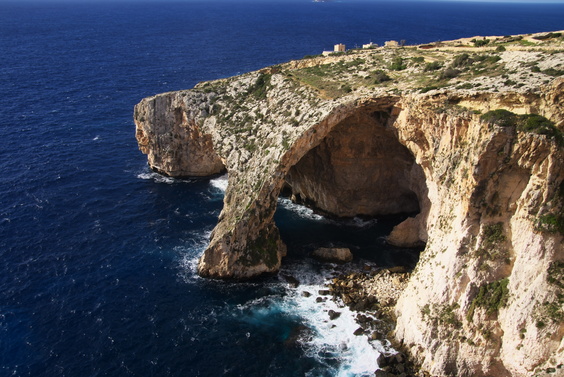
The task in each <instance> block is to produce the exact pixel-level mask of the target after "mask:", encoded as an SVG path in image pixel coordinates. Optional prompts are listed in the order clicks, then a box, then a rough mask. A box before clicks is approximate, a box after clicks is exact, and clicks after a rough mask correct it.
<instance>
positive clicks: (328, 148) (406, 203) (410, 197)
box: [274, 109, 427, 269]
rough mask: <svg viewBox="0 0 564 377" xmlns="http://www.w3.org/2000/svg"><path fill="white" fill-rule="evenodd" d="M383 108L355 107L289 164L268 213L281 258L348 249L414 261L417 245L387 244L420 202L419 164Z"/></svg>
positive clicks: (384, 262)
mask: <svg viewBox="0 0 564 377" xmlns="http://www.w3.org/2000/svg"><path fill="white" fill-rule="evenodd" d="M390 113H391V111H366V110H361V109H359V110H358V111H356V112H355V113H353V114H351V115H350V116H348V117H346V118H345V119H344V120H342V121H341V122H340V123H338V124H337V125H335V126H334V127H333V129H332V130H331V131H330V132H329V133H328V134H327V136H326V137H325V138H324V139H322V140H321V141H320V143H319V144H318V145H316V146H315V147H314V148H312V149H311V150H309V151H307V153H305V154H304V156H303V157H302V158H301V159H300V160H299V161H298V162H297V163H296V164H295V165H294V166H292V167H291V168H290V170H289V172H288V174H287V176H286V180H285V187H284V189H283V191H282V196H281V198H280V199H279V202H278V208H277V211H276V213H275V217H274V219H275V222H276V224H277V226H278V228H279V229H280V235H281V238H282V240H283V241H284V243H286V245H287V247H288V256H287V257H286V259H289V258H290V259H291V258H300V257H302V258H303V256H304V255H308V254H309V253H311V252H312V251H313V250H314V249H316V248H319V247H347V248H349V249H350V250H351V252H352V253H353V255H354V257H355V261H356V262H360V263H371V264H375V265H376V266H378V267H393V266H398V265H401V266H405V267H407V268H408V269H413V268H414V267H415V265H416V264H417V261H418V259H419V253H420V251H421V250H422V247H413V248H400V247H394V246H392V245H389V244H388V243H387V242H386V237H387V236H388V235H389V234H390V233H391V231H392V229H393V228H394V226H396V225H398V224H400V223H401V222H403V221H404V220H406V219H407V218H408V217H414V216H415V215H417V214H419V213H420V211H421V208H422V207H424V204H423V203H425V201H426V200H427V196H426V195H427V188H426V185H425V177H424V173H423V170H422V168H421V167H420V166H419V165H418V164H417V163H416V162H415V158H414V156H413V154H412V153H411V152H410V151H409V150H408V149H407V148H406V147H405V146H404V145H402V144H401V143H400V142H399V140H398V138H397V136H396V134H395V133H394V130H393V129H392V128H391V127H389V126H388V125H389V124H390V122H391V116H390ZM302 205H303V206H302ZM421 245H423V243H421ZM283 263H287V262H283Z"/></svg>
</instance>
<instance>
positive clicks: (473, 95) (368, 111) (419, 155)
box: [135, 52, 564, 376]
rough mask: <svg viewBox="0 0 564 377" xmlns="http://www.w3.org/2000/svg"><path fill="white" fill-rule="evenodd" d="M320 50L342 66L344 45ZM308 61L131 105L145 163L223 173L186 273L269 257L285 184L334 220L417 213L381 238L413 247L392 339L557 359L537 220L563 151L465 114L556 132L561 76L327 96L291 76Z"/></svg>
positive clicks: (462, 355)
mask: <svg viewBox="0 0 564 377" xmlns="http://www.w3.org/2000/svg"><path fill="white" fill-rule="evenodd" d="M370 53H372V52H366V53H364V52H363V54H370ZM531 54H535V55H534V56H538V55H536V53H535V52H532V53H531ZM366 56H367V57H369V55H366ZM503 56H508V57H513V56H514V54H513V55H512V54H509V53H508V54H505V55H503ZM531 56H533V55H531ZM335 59H336V58H334V57H332V58H331V60H330V62H331V64H335V65H336V67H341V66H343V65H345V64H348V63H350V62H351V61H353V60H352V59H354V56H353V57H349V56H344V57H342V58H341V59H342V61H341V60H338V59H337V60H335ZM367 59H368V58H367ZM531 59H532V58H531ZM550 59H554V57H553V56H552V57H551V58H550ZM328 61H329V60H328ZM340 61H341V62H342V63H343V64H341V65H340V66H339V65H338V63H339V62H340ZM502 62H503V60H502ZM510 63H511V62H510V61H507V64H510ZM315 64H318V65H319V64H324V63H323V60H315V61H314V62H307V64H306V63H303V64H297V63H289V64H287V65H283V66H279V67H271V68H269V69H265V70H262V71H260V72H251V73H248V74H245V75H242V76H239V77H234V78H230V79H225V80H219V81H215V82H210V83H203V84H200V85H198V86H197V87H196V88H194V89H193V90H189V91H182V92H174V93H165V94H162V95H158V96H155V97H151V98H148V99H145V100H143V101H142V102H141V103H140V104H138V105H137V106H136V109H135V122H136V125H137V137H138V140H139V144H140V148H141V149H142V151H144V152H145V153H148V155H149V163H150V165H151V166H152V167H153V168H154V169H155V170H158V171H160V172H163V173H165V174H168V175H172V176H185V175H206V174H212V173H216V172H218V171H221V170H222V169H224V168H225V169H226V170H227V172H228V174H229V184H228V187H227V190H226V194H225V199H224V208H223V210H222V212H221V215H220V217H219V221H218V224H217V226H216V228H215V229H214V231H213V233H212V236H211V239H210V244H209V246H208V248H207V249H206V251H205V252H204V255H203V256H202V258H201V260H200V263H199V273H200V274H201V275H202V276H208V277H214V278H235V279H244V278H250V277H253V276H257V275H260V274H263V273H272V272H276V271H277V270H278V269H279V267H280V263H281V260H282V257H283V256H284V255H285V252H286V249H285V245H284V243H283V242H282V241H281V239H280V236H279V233H278V229H277V228H276V225H275V224H274V221H273V215H274V212H275V210H276V203H277V198H278V196H279V193H280V191H281V189H282V188H283V187H284V186H285V185H287V186H290V187H291V190H292V192H293V194H294V196H295V197H299V198H300V199H301V200H302V201H304V202H305V203H309V204H312V205H313V206H315V207H317V208H318V209H321V210H323V211H326V212H329V213H331V214H335V215H339V216H354V215H358V214H368V215H379V214H390V213H401V212H418V214H417V215H416V216H415V217H413V218H409V219H407V220H406V221H405V222H404V223H402V224H399V225H398V226H397V227H396V228H395V229H394V231H393V232H392V234H391V235H390V236H389V239H388V240H389V241H390V242H392V243H394V244H397V245H400V246H410V245H411V246H412V245H415V244H421V243H426V247H425V251H424V252H423V253H422V254H421V259H420V262H419V263H418V265H417V267H416V269H415V271H414V272H413V274H412V276H411V278H410V280H409V282H408V283H407V288H405V290H404V291H403V293H402V294H401V296H400V297H399V299H398V302H397V305H396V307H395V315H396V316H397V327H396V330H395V337H396V340H397V341H398V342H400V343H401V344H403V346H404V348H405V350H406V351H407V352H408V353H409V354H410V355H411V356H412V357H413V358H415V360H417V361H418V362H419V363H420V364H421V365H422V367H423V368H424V369H426V370H428V371H430V373H431V374H433V375H440V376H447V375H448V376H487V375H496V376H505V375H513V376H529V375H531V374H532V373H533V372H534V371H535V370H536V369H538V368H545V369H546V368H556V367H557V362H556V361H558V360H563V359H564V341H563V336H564V321H563V318H564V308H563V307H562V302H561V300H562V298H561V297H564V296H559V295H564V292H563V290H564V289H562V287H564V272H563V271H564V248H563V247H562V242H563V236H562V235H561V234H560V233H558V232H554V231H548V230H547V229H543V228H542V227H539V221H540V220H541V219H543V216H546V215H547V214H548V215H551V216H553V217H554V216H556V217H558V216H561V211H562V203H561V201H562V200H564V199H562V196H563V195H564V194H563V192H564V189H563V188H562V187H563V183H562V182H563V180H564V165H563V164H562V161H564V152H563V148H562V145H561V144H560V143H559V141H558V140H557V138H550V137H547V136H545V135H540V134H536V133H531V132H524V131H521V130H517V129H516V127H501V126H497V125H494V124H488V123H486V122H485V121H484V120H482V119H481V118H480V114H483V113H485V112H487V111H489V110H495V109H507V110H510V111H513V112H515V113H518V114H530V113H537V114H540V115H543V116H545V117H547V118H548V119H550V120H551V121H553V122H555V124H556V125H557V127H559V128H560V129H562V127H563V125H564V110H563V109H564V95H563V94H562V93H563V92H564V79H553V80H552V79H551V81H550V82H549V83H548V84H542V82H541V83H540V84H539V82H538V81H534V80H533V81H531V82H530V83H527V85H528V86H524V87H520V88H519V89H518V90H517V89H514V88H507V87H503V84H500V85H501V86H500V88H502V90H500V89H497V87H496V89H495V90H493V89H491V90H487V89H484V90H481V91H477V90H458V89H455V88H449V89H444V90H438V91H430V92H428V93H420V92H419V90H415V89H414V88H411V89H409V87H408V86H407V84H404V83H403V82H402V81H399V80H398V84H397V85H396V87H395V89H394V88H392V89H394V90H392V89H390V88H386V87H368V86H366V87H365V86H359V87H358V88H356V89H355V90H351V91H350V92H349V91H345V90H343V91H342V92H340V93H341V94H339V95H333V96H331V95H329V94H328V93H329V92H325V91H318V90H316V89H315V88H314V87H312V86H311V85H310V84H304V82H302V81H300V79H298V78H296V77H297V75H298V74H300V72H302V71H299V70H302V69H307V67H312V66H315ZM327 64H329V63H327ZM511 64H513V63H511ZM304 67H305V68H304ZM355 67H356V66H355ZM320 69H321V68H320ZM543 69H544V68H543ZM421 70H422V68H421ZM413 72H415V69H413V71H412V74H413ZM356 76H359V75H358V72H357V74H356ZM347 77H350V78H351V80H353V79H354V80H356V79H355V78H354V77H353V75H351V76H347ZM533 78H534V79H535V80H536V78H535V77H533ZM487 80H490V81H491V80H494V81H495V80H498V82H499V83H503V82H504V81H505V79H504V78H502V77H501V75H500V77H499V78H496V77H488V78H487ZM492 82H493V81H492ZM402 85H403V86H402ZM399 87H401V88H402V90H404V92H400V90H397V88H399ZM406 88H407V89H406ZM324 90H325V89H324ZM561 270H563V271H561ZM555 282H556V283H555ZM560 284H561V285H560ZM494 290H497V292H498V293H499V299H498V302H500V304H499V305H498V304H496V306H495V307H492V305H493V304H491V303H488V302H487V300H486V299H485V298H484V297H485V296H487V294H488V292H489V293H491V292H493V291H494ZM480 292H481V293H480ZM480 297H481V298H480ZM488 305H489V306H488ZM555 360H556V361H555Z"/></svg>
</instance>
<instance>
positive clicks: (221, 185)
mask: <svg viewBox="0 0 564 377" xmlns="http://www.w3.org/2000/svg"><path fill="white" fill-rule="evenodd" d="M210 185H211V186H212V187H213V188H214V189H216V190H219V191H221V192H222V193H225V190H227V174H224V175H222V176H220V177H217V178H214V179H211V180H210Z"/></svg>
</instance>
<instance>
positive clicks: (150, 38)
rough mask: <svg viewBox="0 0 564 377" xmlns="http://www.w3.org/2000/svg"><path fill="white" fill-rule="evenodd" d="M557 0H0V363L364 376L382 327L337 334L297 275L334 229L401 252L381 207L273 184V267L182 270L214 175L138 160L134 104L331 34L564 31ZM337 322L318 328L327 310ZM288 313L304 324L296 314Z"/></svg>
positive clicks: (50, 372)
mask: <svg viewBox="0 0 564 377" xmlns="http://www.w3.org/2000/svg"><path fill="white" fill-rule="evenodd" d="M562 20H564V6H563V5H562V4H556V5H539V4H535V5H526V4H521V5H512V6H509V5H507V4H501V3H500V4H476V3H462V2H455V3H449V2H410V3H409V2H408V3H405V2H403V3H402V2H386V1H381V2H379V1H375V2H360V1H342V2H333V3H311V2H309V1H298V0H295V1H287V2H282V1H269V2H267V1H264V2H261V1H258V0H257V1H243V2H237V3H233V2H226V1H225V2H221V1H189V2H134V1H131V2H126V1H124V2H100V3H95V2H90V3H80V4H78V3H74V4H72V3H48V2H43V3H39V2H37V3H33V2H26V3H20V2H0V52H1V53H0V93H2V95H1V96H0V198H1V200H0V375H1V376H55V375H60V376H128V375H130V376H187V375H190V376H219V375H226V376H255V375H256V376H302V375H310V376H336V375H340V376H351V375H363V374H366V375H369V374H370V373H371V372H372V371H373V370H374V369H375V368H376V365H375V363H374V358H375V355H376V354H377V352H379V351H381V350H382V347H384V345H381V344H369V343H368V342H367V341H366V340H365V339H362V337H351V334H352V332H353V331H354V329H355V327H354V326H355V324H354V321H353V313H347V312H346V310H345V309H339V310H342V311H343V315H342V316H341V318H340V319H339V321H340V322H338V323H329V322H328V319H327V313H326V311H327V310H329V309H336V307H335V306H334V305H335V304H334V303H332V302H330V301H329V302H326V303H324V304H315V303H314V302H313V301H314V300H315V295H313V296H312V299H311V300H308V299H306V298H304V297H303V296H302V295H301V293H302V291H304V290H308V291H311V292H312V293H313V292H315V290H318V289H319V287H321V285H322V284H323V283H324V281H325V280H326V279H328V278H330V277H331V274H332V273H333V271H332V267H327V266H322V265H319V264H317V263H316V262H313V261H311V260H310V259H309V258H306V257H304V255H305V254H307V252H308V250H310V249H311V248H313V247H315V246H316V245H318V244H326V243H328V242H329V243H334V244H340V243H346V244H347V245H351V244H352V246H353V251H355V254H356V256H357V259H356V262H357V263H359V264H364V263H369V264H377V265H393V264H395V263H408V264H412V265H413V264H414V263H416V260H417V256H416V254H413V253H411V252H409V251H397V250H389V249H387V248H386V247H385V245H384V244H383V242H382V240H381V236H382V234H384V233H385V231H386V228H387V227H388V228H389V226H390V223H388V222H386V221H368V222H367V221H362V220H359V219H357V220H353V221H352V222H349V223H345V224H337V223H334V222H332V221H329V220H327V219H323V218H319V217H317V216H315V215H314V214H312V213H310V212H308V211H307V210H306V209H304V208H299V207H294V206H292V205H290V204H289V203H288V202H287V201H286V202H285V201H284V200H282V201H281V203H280V211H279V212H278V213H277V215H276V219H277V222H278V224H279V225H280V228H281V232H282V235H283V237H284V239H285V240H286V241H287V243H288V245H289V247H290V255H289V257H288V258H287V260H286V262H285V266H284V273H285V274H292V275H293V276H296V277H297V278H299V279H300V280H301V281H302V285H301V286H300V287H299V288H298V289H291V288H290V287H288V285H287V284H286V283H285V281H284V280H283V279H281V278H278V277H276V276H275V277H270V278H265V279H262V280H259V281H256V282H247V283H243V284H230V283H225V282H217V281H209V280H203V279H200V278H198V277H197V276H196V275H195V263H196V261H197V258H198V256H199V255H200V254H201V252H202V251H203V249H204V248H205V245H206V243H207V237H208V236H209V232H210V231H211V230H212V229H213V226H214V225H215V223H216V220H217V216H218V214H219V212H220V210H221V207H222V197H223V193H222V190H221V187H223V186H224V182H222V180H221V179H215V180H212V181H210V180H206V179H201V180H185V181H178V180H171V179H167V178H163V177H160V176H158V175H156V174H153V173H151V172H149V171H148V169H147V168H146V159H145V157H144V156H143V155H142V154H141V153H140V152H139V151H138V149H137V145H136V142H135V138H134V125H133V121H132V113H133V106H134V104H135V103H137V102H138V101H139V100H140V99H141V98H143V97H146V96H149V95H153V94H155V93H159V92H165V91H170V90H177V89H186V88H190V87H192V86H193V85H195V84H196V83H197V82H199V81H202V80H208V79H215V78H219V77H226V76H230V75H233V74H237V73H239V72H245V71H248V70H253V69H259V68H261V67H263V66H267V65H272V64H276V63H280V62H284V61H288V60H291V59H296V58H300V57H302V56H304V55H309V54H316V53H319V52H321V51H322V50H326V49H329V48H331V46H332V45H333V44H335V43H339V42H342V43H345V44H347V45H348V46H354V45H355V44H362V43H366V42H368V41H370V40H372V41H373V42H375V43H379V44H382V43H383V42H384V41H386V40H389V39H397V40H401V39H405V40H406V41H407V42H408V43H423V42H430V41H436V40H446V39H452V38H458V37H463V36H469V35H484V34H495V35H505V34H514V33H523V32H525V33H526V32H537V31H549V30H555V29H563V28H564V25H563V23H562ZM333 325H335V326H336V327H335V328H333V327H332V326H333ZM304 326H305V328H307V329H309V330H308V331H305V332H304V331H303V329H304Z"/></svg>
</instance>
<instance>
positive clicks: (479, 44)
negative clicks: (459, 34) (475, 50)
mask: <svg viewBox="0 0 564 377" xmlns="http://www.w3.org/2000/svg"><path fill="white" fill-rule="evenodd" d="M472 43H474V46H476V47H482V46H485V45H487V44H488V43H490V40H489V39H486V38H484V39H472Z"/></svg>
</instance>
